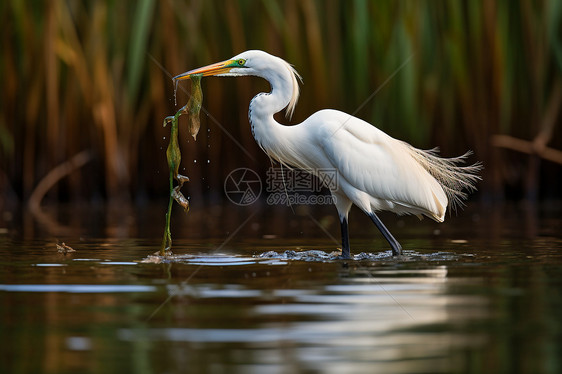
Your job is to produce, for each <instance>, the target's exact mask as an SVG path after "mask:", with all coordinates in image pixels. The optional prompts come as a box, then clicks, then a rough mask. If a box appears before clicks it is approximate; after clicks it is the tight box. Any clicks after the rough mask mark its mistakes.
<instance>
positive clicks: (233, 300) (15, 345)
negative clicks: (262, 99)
mask: <svg viewBox="0 0 562 374" xmlns="http://www.w3.org/2000/svg"><path fill="white" fill-rule="evenodd" d="M516 218H517V216H514V217H513V220H512V221H511V224H512V226H510V230H509V231H507V232H506V233H505V234H504V235H501V236H500V237H499V238H496V237H495V234H489V233H488V232H486V231H485V229H484V228H483V227H482V226H481V225H480V224H477V223H473V225H466V226H464V227H457V226H454V225H452V226H440V227H442V229H441V230H442V231H441V233H435V232H433V231H432V230H430V229H428V228H432V226H431V225H432V224H431V223H427V222H422V223H421V224H420V225H421V227H422V228H423V231H424V232H425V234H424V233H422V229H420V226H412V227H406V228H404V229H403V230H402V232H401V233H400V234H401V237H403V238H404V239H403V245H404V247H405V254H406V255H405V256H403V257H402V258H399V259H396V258H393V257H392V256H390V255H389V251H384V250H383V251H380V252H379V251H377V249H379V248H380V244H381V243H383V241H382V240H379V239H378V238H375V239H372V236H373V235H372V233H367V234H365V235H364V237H362V236H361V235H358V237H357V238H355V239H353V241H352V244H353V245H354V248H357V251H356V253H355V254H356V257H355V260H353V261H342V260H338V259H336V256H337V254H335V253H334V252H332V251H333V249H334V245H333V243H332V242H331V241H330V239H329V238H328V239H326V238H323V237H320V238H315V237H314V236H312V237H306V239H303V238H302V237H299V236H296V237H294V236H291V237H289V238H286V239H285V238H279V237H274V238H272V239H269V238H270V237H267V239H266V238H264V235H265V234H266V233H267V232H269V230H270V228H269V227H270V226H269V223H268V222H265V221H264V222H260V225H261V226H259V227H257V228H256V230H257V231H254V229H252V228H251V223H250V224H249V226H248V228H247V229H248V230H249V231H248V232H246V233H243V232H242V231H244V230H241V232H240V235H239V236H238V237H235V238H233V239H232V240H231V241H230V242H229V243H228V245H223V242H224V237H228V235H229V234H226V235H225V236H223V237H220V235H218V233H216V232H215V235H216V236H214V237H213V236H211V237H209V238H207V239H205V240H203V239H201V238H199V237H195V238H180V239H178V240H176V241H175V242H174V243H175V245H176V253H177V256H176V257H175V258H173V259H167V260H166V261H162V259H161V258H158V257H155V256H150V254H151V253H154V252H155V251H156V249H157V248H158V245H159V242H160V235H159V234H160V233H158V235H156V236H155V237H154V238H145V239H143V238H140V239H132V238H127V239H119V238H107V237H102V238H99V239H88V238H87V237H86V238H83V239H81V240H79V241H77V242H72V244H71V245H72V247H73V248H75V249H76V252H72V253H68V254H66V255H65V254H61V253H58V252H57V249H56V246H55V241H54V240H53V239H51V238H50V237H46V238H45V237H42V238H39V239H29V238H22V239H12V238H9V237H7V236H2V237H0V305H2V307H1V308H0V326H1V330H2V337H3V338H4V339H3V343H2V345H1V346H0V356H1V357H5V358H7V359H6V360H4V362H3V363H2V365H3V366H2V371H3V372H4V371H5V372H10V373H24V372H44V373H61V372H92V371H95V372H138V373H153V372H154V373H160V372H167V373H174V372H178V373H179V372H185V371H186V368H189V370H190V372H227V373H236V372H240V373H287V372H291V373H293V372H326V373H332V372H333V373H335V372H337V373H342V372H344V373H372V372H385V373H406V372H407V373H422V372H431V373H446V372H457V373H497V372H544V373H556V372H559V369H560V368H561V363H560V359H559V357H560V352H561V351H562V346H561V344H560V341H561V339H560V326H561V325H562V320H561V318H560V313H559V310H560V308H561V307H562V295H561V293H560V290H561V289H562V276H561V275H560V274H562V239H561V238H560V234H559V232H558V231H556V227H560V223H562V222H561V221H560V218H558V219H556V218H554V217H548V220H545V219H544V217H543V218H540V219H542V222H543V223H544V222H549V225H554V226H549V225H543V226H541V227H540V229H539V230H538V231H539V232H540V233H542V234H541V236H539V237H531V238H530V237H527V234H526V233H525V231H524V230H517V227H518V226H517V224H518V223H517V222H519V220H518V219H516ZM304 219H306V217H305V218H303V220H304ZM508 219H510V217H509V216H506V220H508ZM276 220H278V217H276V218H275V219H274V221H276ZM483 220H484V218H483ZM486 222H488V221H486ZM424 225H425V226H424ZM504 225H507V224H506V223H504ZM264 227H267V229H264ZM356 229H357V228H356ZM357 232H359V233H360V231H359V230H358V231H357ZM428 232H429V234H427V233H428ZM442 232H447V233H448V234H447V235H444V234H442ZM252 233H253V234H252ZM256 233H257V234H256ZM482 233H483V234H482ZM373 248H375V249H373ZM383 249H384V248H383ZM361 251H363V252H365V254H361ZM29 357H34V359H33V360H29V359H28V358H29Z"/></svg>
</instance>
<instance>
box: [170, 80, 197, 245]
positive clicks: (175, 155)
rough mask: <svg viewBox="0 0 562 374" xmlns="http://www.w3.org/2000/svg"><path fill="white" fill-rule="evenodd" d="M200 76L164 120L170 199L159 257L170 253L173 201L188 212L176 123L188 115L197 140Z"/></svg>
mask: <svg viewBox="0 0 562 374" xmlns="http://www.w3.org/2000/svg"><path fill="white" fill-rule="evenodd" d="M201 77H202V74H195V75H192V76H191V77H190V79H191V82H192V83H191V96H190V98H189V101H188V102H187V104H186V105H184V106H183V107H182V108H181V109H180V110H178V111H177V112H176V114H175V115H173V116H168V117H166V118H164V123H163V126H164V127H166V126H167V125H168V123H171V124H172V125H171V130H170V142H169V143H168V148H167V149H166V158H167V159H168V168H169V170H170V179H169V180H170V198H169V200H168V211H167V212H166V224H165V227H164V238H163V239H162V245H161V247H160V255H161V256H166V255H169V254H171V253H172V233H171V231H170V219H171V216H172V205H173V202H174V200H175V201H176V202H177V203H178V204H179V205H180V206H181V207H182V208H183V209H184V210H185V211H186V212H187V211H189V200H188V199H187V198H186V197H185V196H184V195H183V194H182V193H181V191H180V190H181V188H182V186H183V184H184V183H185V182H189V178H188V177H187V176H185V175H182V174H180V173H179V167H180V163H181V151H180V147H179V141H178V132H179V131H178V123H179V118H180V116H181V115H182V114H188V119H189V121H188V125H189V133H190V134H191V136H193V139H195V140H197V134H198V133H199V127H200V125H201V124H200V121H199V111H200V110H201V103H202V101H203V92H202V91H201ZM174 179H175V180H177V181H178V185H177V186H175V187H174Z"/></svg>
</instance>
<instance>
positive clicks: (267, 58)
mask: <svg viewBox="0 0 562 374" xmlns="http://www.w3.org/2000/svg"><path fill="white" fill-rule="evenodd" d="M193 75H202V76H203V77H208V76H213V75H214V76H218V77H238V76H244V75H253V76H257V77H261V78H264V79H266V80H267V81H269V83H270V84H271V86H272V88H273V87H279V86H282V85H283V83H282V82H287V83H288V84H285V86H286V87H288V90H289V92H290V101H289V103H288V107H287V114H288V116H289V117H290V115H291V114H292V113H293V110H294V108H295V105H296V103H297V100H298V97H299V84H298V79H301V77H300V75H299V74H298V73H297V71H296V70H295V69H294V68H293V67H292V66H291V65H290V64H289V63H287V62H286V61H284V60H282V59H281V58H279V57H276V56H272V55H270V54H269V53H266V52H264V51H259V50H251V51H246V52H242V53H240V54H238V55H236V56H234V57H232V58H231V59H229V60H226V61H222V62H218V63H215V64H211V65H207V66H203V67H201V68H198V69H194V70H190V71H188V72H185V73H183V74H180V75H177V76H175V77H174V81H178V80H183V79H189V78H190V77H191V76H193ZM301 80H302V79H301Z"/></svg>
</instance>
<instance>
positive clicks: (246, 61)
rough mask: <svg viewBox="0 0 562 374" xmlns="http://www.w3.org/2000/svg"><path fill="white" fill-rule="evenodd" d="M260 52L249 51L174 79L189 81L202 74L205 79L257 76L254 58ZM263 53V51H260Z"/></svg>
mask: <svg viewBox="0 0 562 374" xmlns="http://www.w3.org/2000/svg"><path fill="white" fill-rule="evenodd" d="M251 52H258V51H247V52H243V53H241V54H239V55H237V56H234V57H232V58H231V59H229V60H226V61H221V62H217V63H215V64H211V65H207V66H203V67H201V68H197V69H193V70H190V71H188V72H185V73H183V74H180V75H177V76H175V77H174V80H183V79H189V78H190V77H191V76H192V75H199V74H202V75H203V76H204V77H209V76H213V75H214V76H218V77H237V76H241V75H256V71H255V69H254V68H253V66H254V62H255V58H252V55H253V53H251ZM259 52H261V51H259ZM263 53H264V54H265V52H263Z"/></svg>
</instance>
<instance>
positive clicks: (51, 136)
mask: <svg viewBox="0 0 562 374" xmlns="http://www.w3.org/2000/svg"><path fill="white" fill-rule="evenodd" d="M0 20H1V21H2V23H3V32H2V34H1V35H0V41H1V42H2V44H3V53H2V57H1V58H0V84H1V86H2V97H1V100H0V157H1V158H0V172H1V173H0V175H1V174H3V175H4V177H3V178H0V181H2V182H0V183H1V184H0V190H1V191H4V192H5V191H11V190H13V191H15V193H16V195H17V196H18V197H19V198H20V199H21V200H23V201H25V200H26V199H27V198H28V197H29V196H30V195H31V193H32V191H33V189H34V187H35V186H37V185H38V184H39V182H40V181H41V179H42V178H43V177H44V176H46V175H47V174H48V173H49V171H51V170H53V169H54V168H55V167H56V166H57V165H59V164H61V163H63V162H65V161H67V160H69V159H71V158H72V157H73V156H75V155H76V154H78V153H80V152H82V151H88V152H90V154H92V155H94V157H93V161H91V162H90V163H89V164H88V165H86V166H84V167H83V168H82V169H81V170H80V171H79V172H75V173H74V174H73V175H72V176H71V177H69V178H65V179H64V180H61V181H60V182H59V183H58V184H57V186H58V188H57V189H54V190H51V193H50V195H47V198H49V199H51V200H52V201H59V200H68V199H70V200H81V199H85V200H91V199H97V198H98V197H100V196H101V197H103V198H105V199H107V200H108V201H110V200H111V201H127V200H130V199H131V198H137V197H139V196H149V197H156V196H160V197H164V196H166V183H164V180H165V178H164V175H166V170H167V166H166V157H165V152H164V151H163V147H165V145H166V144H167V143H166V140H165V139H163V138H164V137H166V136H167V133H166V131H165V129H163V128H162V127H161V119H162V118H164V117H165V116H167V115H168V114H170V113H174V112H175V111H176V110H177V108H176V107H174V101H173V98H172V95H173V87H172V83H171V79H170V78H169V74H171V75H176V74H178V73H181V72H183V71H185V70H188V69H190V68H193V67H197V66H200V65H203V64H208V63H210V62H214V61H218V60H222V59H224V58H227V57H230V56H232V55H234V54H236V53H238V52H240V51H242V50H245V49H264V50H267V51H269V52H270V53H272V54H277V55H279V56H282V57H283V58H285V59H286V60H288V61H290V62H291V63H293V64H294V65H295V67H296V68H297V70H298V71H299V72H300V73H301V75H302V76H303V77H304V79H305V81H304V86H303V89H302V96H301V102H300V105H298V106H297V109H296V112H295V116H294V119H295V121H299V120H302V119H304V118H305V117H306V116H307V115H309V114H311V113H312V112H313V111H314V110H318V109H321V108H324V107H332V108H337V109H341V110H345V111H347V112H351V113H354V112H356V111H357V109H358V108H359V107H360V106H361V104H362V103H364V101H365V100H366V99H367V98H368V97H369V95H371V94H372V93H373V92H375V91H376V90H377V89H380V90H379V91H378V92H377V94H376V95H375V96H374V97H373V99H372V100H370V101H369V102H367V103H366V104H365V105H364V106H362V107H361V109H360V110H359V111H357V113H356V115H357V116H359V117H361V118H363V119H365V120H367V121H369V122H371V123H373V124H375V125H377V126H378V127H380V128H382V129H383V130H385V131H387V132H388V133H390V134H391V135H393V136H396V137H400V138H402V139H404V140H407V141H409V142H411V143H413V144H414V145H416V146H417V147H427V148H430V147H433V146H435V145H440V146H441V149H442V151H443V153H444V154H445V155H447V156H454V155H458V154H461V153H464V151H465V150H466V149H467V148H471V149H474V150H475V158H477V159H479V160H481V161H483V163H484V165H485V167H486V169H485V175H484V182H483V183H482V185H481V186H480V189H481V191H482V192H483V194H484V195H486V196H492V197H496V198H501V197H503V196H504V193H505V192H506V191H507V192H510V191H511V192H513V191H515V192H514V194H513V196H516V197H522V196H525V195H526V196H527V197H529V198H536V197H537V196H538V197H540V196H544V194H547V195H549V196H551V197H552V196H554V197H560V191H562V185H561V184H562V182H561V181H560V178H558V177H557V175H558V174H559V167H560V166H559V165H558V166H556V165H555V162H556V157H554V159H549V160H550V161H545V162H541V161H540V160H541V154H542V153H541V152H542V151H541V150H542V149H543V148H545V147H546V148H548V149H549V150H550V151H556V150H559V149H562V135H561V133H560V126H559V125H558V124H559V123H560V115H561V114H560V113H561V111H560V109H559V108H560V106H561V105H562V103H561V100H562V99H560V97H561V95H560V86H561V85H562V78H561V71H562V40H561V38H560V35H562V26H561V25H562V5H561V3H560V2H559V1H555V0H550V1H547V0H544V1H531V0H520V1H518V2H512V1H501V0H497V1H484V2H478V1H415V2H413V1H391V0H387V1H376V2H372V1H366V0H356V1H335V0H334V1H314V0H304V1H302V0H286V1H276V0H263V1H239V2H232V1H197V0H193V1H187V2H185V1H173V0H170V1H160V2H158V1H154V0H142V1H136V2H121V1H106V2H104V1H95V2H65V1H45V2H42V1H37V2H36V1H31V2H22V1H17V0H12V1H5V2H2V4H1V5H0ZM152 58H153V59H152ZM408 59H410V60H408ZM154 61H157V62H158V63H159V64H161V66H163V67H164V69H165V71H163V70H161V69H160V68H159V67H158V65H157V64H155V63H154ZM405 61H408V62H407V63H406V64H404V66H403V67H402V68H401V69H400V70H399V71H396V69H397V68H398V67H400V66H401V65H402V64H403V63H404V62H405ZM391 76H392V77H393V78H392V79H390V80H389V81H388V82H386V81H387V80H388V78H389V77H391ZM385 82H386V83H385ZM381 86H382V87H381ZM203 89H204V90H205V91H206V92H205V94H206V98H207V100H206V105H205V108H206V110H207V111H208V113H209V114H210V115H211V116H212V117H213V118H214V119H215V120H216V121H217V122H218V123H219V124H220V125H221V126H222V127H224V128H225V129H227V130H228V132H229V133H230V135H227V134H226V133H224V132H223V131H222V130H221V129H220V127H219V126H217V124H216V123H215V122H214V121H213V120H211V119H210V118H211V117H210V116H209V117H207V116H202V118H201V119H202V128H203V129H205V128H209V129H211V132H210V135H209V136H208V137H205V136H204V135H203V132H205V130H203V131H202V135H200V139H199V140H198V142H197V143H193V141H191V142H189V143H188V141H189V139H187V138H183V139H181V140H180V142H181V143H182V144H180V146H181V147H182V150H185V151H184V164H183V166H184V167H185V168H186V169H187V170H188V174H189V175H190V177H191V178H192V181H203V179H204V181H205V182H201V183H192V184H191V185H190V190H191V194H192V196H194V197H197V199H194V201H203V202H205V201H210V200H214V199H219V200H220V198H221V195H220V194H217V193H210V192H209V191H214V190H220V189H221V186H222V181H223V180H224V176H225V175H226V174H227V173H228V172H229V171H230V170H232V169H233V168H235V167H239V166H247V167H251V168H254V169H257V170H262V171H263V170H264V169H266V168H267V167H268V166H269V161H268V159H267V158H266V157H265V156H263V155H261V153H260V150H259V149H258V147H257V146H256V145H255V144H254V142H253V139H252V138H251V134H250V131H249V127H248V123H247V119H246V111H247V107H248V102H249V100H250V98H251V97H252V96H253V94H255V93H256V92H257V90H260V89H267V85H265V84H264V83H263V82H260V81H259V80H242V81H241V82H238V81H237V82H234V80H232V81H228V80H222V81H220V82H217V81H216V80H211V79H209V80H205V81H204V82H203ZM182 100H183V101H182ZM186 100H187V97H186V95H185V94H180V95H179V96H178V104H181V103H184V102H186ZM184 125H185V123H182V121H180V126H184ZM496 135H503V136H507V138H505V137H504V138H500V140H501V141H500V142H498V141H495V140H494V139H498V138H495V136H496ZM539 135H540V136H539ZM231 137H232V138H235V139H237V141H238V142H239V144H241V145H242V146H243V147H244V148H245V152H241V151H240V149H239V148H238V145H237V144H236V143H235V142H234V141H233V140H232V139H231ZM537 139H538V140H537ZM516 140H521V141H523V142H527V143H528V144H530V146H529V147H530V148H525V147H523V148H521V147H519V148H517V150H515V149H516V147H515V145H514V144H520V143H516V142H515V141H516ZM533 142H534V143H533ZM527 143H525V144H527ZM535 143H536V144H539V145H540V147H542V148H540V147H538V146H537V145H536V144H535ZM533 144H535V146H532V145H533ZM504 148H511V149H508V150H506V149H504ZM522 149H528V152H526V153H523V152H521V150H522ZM527 153H530V154H531V156H529V155H528V154H527ZM549 154H552V153H549ZM248 155H250V156H248ZM206 160H210V163H208V164H207V163H206V162H205V161H206ZM194 161H199V162H194ZM551 161H554V163H551ZM552 170H554V171H555V172H554V173H549V171H552ZM541 186H542V187H541ZM546 186H548V187H546ZM208 187H209V188H208ZM215 192H216V191H215Z"/></svg>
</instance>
